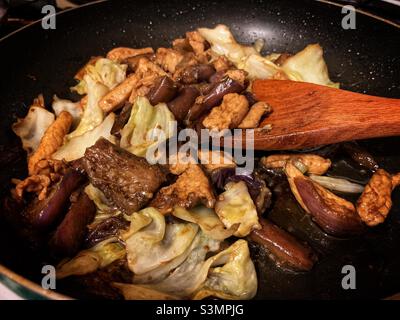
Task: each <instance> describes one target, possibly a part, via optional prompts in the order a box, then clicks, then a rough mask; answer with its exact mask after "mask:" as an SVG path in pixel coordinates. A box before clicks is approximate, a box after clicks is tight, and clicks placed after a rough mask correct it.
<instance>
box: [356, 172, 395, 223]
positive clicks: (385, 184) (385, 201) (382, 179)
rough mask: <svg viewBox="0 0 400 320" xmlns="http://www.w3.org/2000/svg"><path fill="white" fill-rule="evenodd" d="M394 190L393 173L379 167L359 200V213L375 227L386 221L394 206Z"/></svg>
mask: <svg viewBox="0 0 400 320" xmlns="http://www.w3.org/2000/svg"><path fill="white" fill-rule="evenodd" d="M396 179H397V178H396ZM396 179H395V183H396ZM392 190H393V182H392V177H391V175H390V174H389V173H387V172H386V171H385V170H383V169H378V170H377V171H376V172H375V173H374V174H373V176H372V178H371V180H370V181H369V182H368V184H367V185H366V186H365V189H364V192H363V193H362V194H361V196H360V198H359V199H358V201H357V213H358V214H359V216H360V218H361V219H362V220H363V221H364V222H365V223H366V224H367V225H368V226H370V227H373V226H376V225H378V224H380V223H382V222H384V221H385V219H386V217H387V215H388V213H389V211H390V209H391V207H392V199H391V194H392Z"/></svg>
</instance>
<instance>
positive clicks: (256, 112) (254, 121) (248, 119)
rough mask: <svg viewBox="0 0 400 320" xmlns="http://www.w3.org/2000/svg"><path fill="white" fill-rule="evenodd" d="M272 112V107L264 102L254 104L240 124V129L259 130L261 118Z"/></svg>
mask: <svg viewBox="0 0 400 320" xmlns="http://www.w3.org/2000/svg"><path fill="white" fill-rule="evenodd" d="M269 112H271V107H270V106H269V105H268V104H267V103H266V102H263V101H260V102H256V103H255V104H253V105H252V106H251V108H250V110H249V112H248V113H247V114H246V116H245V117H244V119H243V120H242V122H241V123H240V124H239V128H240V129H252V128H257V127H258V125H259V124H260V120H261V118H262V117H263V116H264V115H265V114H266V113H269Z"/></svg>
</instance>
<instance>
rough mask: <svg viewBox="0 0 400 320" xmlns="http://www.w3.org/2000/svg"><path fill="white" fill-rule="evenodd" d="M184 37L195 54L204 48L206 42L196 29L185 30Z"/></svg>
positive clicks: (201, 51)
mask: <svg viewBox="0 0 400 320" xmlns="http://www.w3.org/2000/svg"><path fill="white" fill-rule="evenodd" d="M186 39H187V40H188V42H189V44H190V46H191V47H192V49H193V51H194V53H195V54H196V55H198V54H202V53H204V51H205V50H206V46H207V42H206V40H205V39H204V38H203V36H202V35H201V34H200V33H199V32H198V31H191V32H186Z"/></svg>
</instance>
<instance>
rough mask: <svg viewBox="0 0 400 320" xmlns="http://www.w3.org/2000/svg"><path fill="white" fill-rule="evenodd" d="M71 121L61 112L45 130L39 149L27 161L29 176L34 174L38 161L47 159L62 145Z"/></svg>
mask: <svg viewBox="0 0 400 320" xmlns="http://www.w3.org/2000/svg"><path fill="white" fill-rule="evenodd" d="M72 121H73V118H72V116H71V115H70V114H69V113H68V112H66V111H63V112H61V113H60V115H59V116H58V117H57V119H56V120H55V121H54V122H53V123H52V124H51V125H50V127H48V128H47V130H46V132H45V133H44V135H43V137H42V139H41V140H40V144H39V147H38V148H37V150H36V151H35V153H34V154H33V155H32V156H31V157H30V158H29V160H28V171H29V175H33V174H35V166H36V164H37V163H38V162H39V161H40V160H43V159H47V158H49V157H50V156H51V155H52V154H53V153H54V152H56V151H57V149H58V148H59V147H60V146H61V145H62V144H63V143H64V137H65V136H66V135H67V134H68V132H69V128H70V127H71V124H72Z"/></svg>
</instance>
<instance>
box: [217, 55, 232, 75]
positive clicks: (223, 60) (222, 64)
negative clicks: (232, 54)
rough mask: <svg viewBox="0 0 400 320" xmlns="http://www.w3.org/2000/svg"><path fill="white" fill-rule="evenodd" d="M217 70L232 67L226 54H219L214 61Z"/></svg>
mask: <svg viewBox="0 0 400 320" xmlns="http://www.w3.org/2000/svg"><path fill="white" fill-rule="evenodd" d="M212 63H213V65H214V68H215V70H217V72H218V71H224V72H225V71H226V70H228V69H230V68H231V67H232V63H231V62H230V61H229V60H228V58H227V57H225V56H218V57H217V58H216V59H215V60H214V61H213V62H212Z"/></svg>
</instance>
